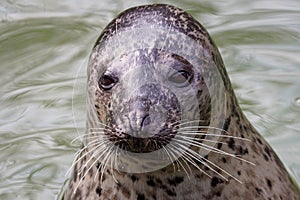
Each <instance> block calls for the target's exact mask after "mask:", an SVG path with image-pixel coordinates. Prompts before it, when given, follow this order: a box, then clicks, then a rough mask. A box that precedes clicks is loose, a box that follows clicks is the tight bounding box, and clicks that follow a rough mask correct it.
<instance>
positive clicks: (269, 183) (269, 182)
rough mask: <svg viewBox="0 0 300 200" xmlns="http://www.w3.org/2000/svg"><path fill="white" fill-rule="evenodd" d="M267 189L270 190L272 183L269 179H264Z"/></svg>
mask: <svg viewBox="0 0 300 200" xmlns="http://www.w3.org/2000/svg"><path fill="white" fill-rule="evenodd" d="M266 181H267V184H268V187H269V188H270V190H272V182H271V181H270V179H268V178H266Z"/></svg>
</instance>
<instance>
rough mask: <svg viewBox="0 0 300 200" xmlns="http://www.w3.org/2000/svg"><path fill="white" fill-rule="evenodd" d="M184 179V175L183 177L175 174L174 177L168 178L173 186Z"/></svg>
mask: <svg viewBox="0 0 300 200" xmlns="http://www.w3.org/2000/svg"><path fill="white" fill-rule="evenodd" d="M183 180H184V179H183V177H181V176H175V177H174V178H173V179H168V182H169V184H170V185H172V186H177V185H179V184H180V183H182V182H183Z"/></svg>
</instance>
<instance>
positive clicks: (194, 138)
mask: <svg viewBox="0 0 300 200" xmlns="http://www.w3.org/2000/svg"><path fill="white" fill-rule="evenodd" d="M177 137H179V138H182V139H184V140H190V141H203V142H211V143H216V142H218V143H220V144H224V145H228V144H227V143H226V142H220V141H217V140H209V139H205V138H196V137H192V138H191V137H189V136H183V135H179V134H178V135H177ZM216 137H218V136H216Z"/></svg>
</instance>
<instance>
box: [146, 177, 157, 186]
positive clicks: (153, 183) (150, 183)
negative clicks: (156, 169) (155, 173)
mask: <svg viewBox="0 0 300 200" xmlns="http://www.w3.org/2000/svg"><path fill="white" fill-rule="evenodd" d="M147 185H149V186H152V187H155V185H156V184H155V182H154V181H153V180H152V179H150V180H148V181H147Z"/></svg>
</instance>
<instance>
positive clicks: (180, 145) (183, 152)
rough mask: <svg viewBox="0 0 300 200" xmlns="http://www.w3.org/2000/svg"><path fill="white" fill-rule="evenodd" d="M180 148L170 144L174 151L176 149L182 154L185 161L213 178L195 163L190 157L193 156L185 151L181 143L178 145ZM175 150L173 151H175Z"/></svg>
mask: <svg viewBox="0 0 300 200" xmlns="http://www.w3.org/2000/svg"><path fill="white" fill-rule="evenodd" d="M176 144H177V145H178V146H175V145H174V144H170V145H171V146H173V147H174V149H176V151H179V152H180V154H181V158H183V159H185V160H186V161H187V162H189V163H190V164H192V165H193V166H194V167H196V168H197V169H198V170H199V171H201V172H202V173H204V174H206V175H207V176H208V177H210V178H211V175H209V174H208V173H207V172H205V171H204V170H202V169H201V168H200V167H199V165H197V163H195V162H194V160H193V159H192V158H190V157H193V156H191V155H190V154H189V153H188V152H187V151H186V150H183V149H182V147H184V145H182V144H180V143H176ZM174 149H173V150H174Z"/></svg>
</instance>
